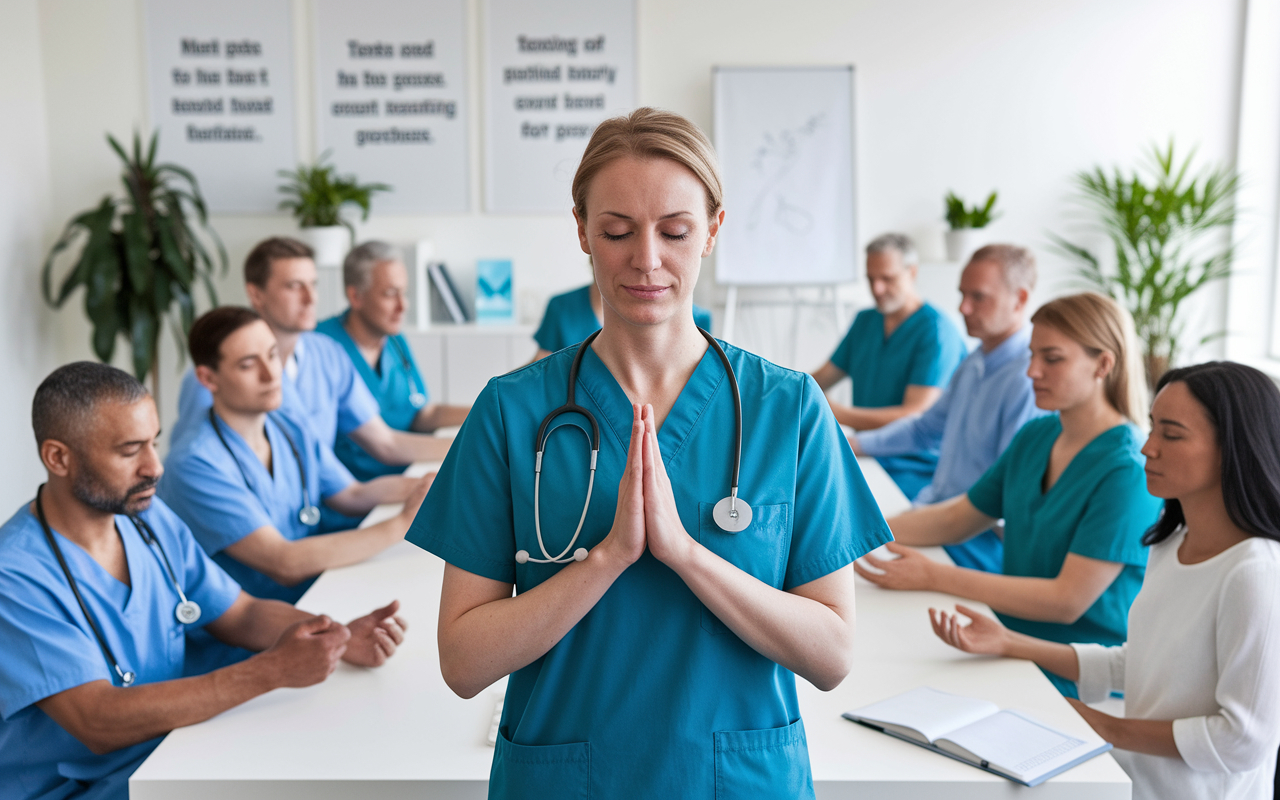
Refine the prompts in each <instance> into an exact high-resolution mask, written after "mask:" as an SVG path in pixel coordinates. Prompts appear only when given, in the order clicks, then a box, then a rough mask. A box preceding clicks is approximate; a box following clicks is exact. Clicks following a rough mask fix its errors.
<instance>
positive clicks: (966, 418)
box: [849, 244, 1046, 572]
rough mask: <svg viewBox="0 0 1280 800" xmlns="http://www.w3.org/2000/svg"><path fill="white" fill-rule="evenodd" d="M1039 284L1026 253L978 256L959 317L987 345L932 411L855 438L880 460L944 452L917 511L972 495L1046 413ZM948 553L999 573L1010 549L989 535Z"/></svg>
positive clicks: (999, 250) (987, 250)
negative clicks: (1036, 376)
mask: <svg viewBox="0 0 1280 800" xmlns="http://www.w3.org/2000/svg"><path fill="white" fill-rule="evenodd" d="M1035 286H1036V260H1035V256H1034V255H1032V254H1031V251H1030V250H1028V249H1026V248H1025V247H1016V246H1014V245H1011V244H990V245H987V246H986V247H982V248H980V249H979V250H978V251H977V252H975V253H974V254H973V256H972V257H971V258H970V259H969V264H968V265H967V266H966V267H965V268H964V272H962V273H961V275H960V298H961V299H960V313H961V315H963V316H964V324H965V329H966V332H967V333H968V334H969V335H970V336H973V337H975V338H977V339H978V340H980V341H981V342H982V345H981V346H980V347H977V348H975V349H974V351H973V352H972V353H970V354H969V355H968V357H966V358H965V360H964V361H962V362H961V363H960V367H959V368H958V369H957V370H956V371H955V374H954V375H952V376H951V382H950V383H948V384H947V388H946V391H944V392H943V393H942V398H941V399H940V400H938V402H936V403H934V404H933V406H932V407H930V408H929V410H927V411H925V412H924V413H923V414H920V415H918V416H912V417H903V418H901V419H897V420H894V421H893V422H890V423H889V424H888V425H885V426H884V427H882V428H878V429H876V430H873V431H867V432H865V433H860V434H858V435H857V436H856V437H854V438H852V439H850V442H849V443H850V444H851V445H853V451H854V452H855V453H857V454H858V455H870V456H876V457H877V458H884V457H891V456H897V455H909V454H912V453H918V452H920V451H928V450H934V449H936V450H938V467H937V470H936V471H935V472H934V473H933V480H932V481H931V482H930V483H929V485H928V486H926V487H924V489H922V490H921V491H920V493H919V494H918V495H916V498H915V505H917V506H922V505H929V504H931V503H941V502H942V501H943V500H950V499H951V498H953V497H955V496H957V495H962V494H964V493H966V492H968V491H969V488H970V487H971V486H973V484H975V483H976V482H977V481H978V479H979V478H981V477H982V475H983V473H985V472H986V471H987V470H988V469H990V468H991V466H992V465H993V464H995V463H996V460H997V459H998V458H1000V454H1001V453H1003V452H1004V451H1005V449H1006V448H1007V447H1008V446H1009V443H1010V442H1011V441H1013V437H1014V434H1016V433H1017V432H1018V431H1019V430H1021V428H1022V426H1023V425H1024V424H1025V423H1027V422H1028V421H1029V420H1032V419H1035V418H1036V417H1040V416H1043V415H1044V414H1045V413H1046V412H1045V411H1043V410H1041V409H1038V408H1036V396H1035V392H1033V391H1032V388H1031V379H1030V378H1028V377H1027V366H1028V365H1029V364H1030V362H1031V326H1030V325H1028V324H1027V311H1028V308H1027V304H1028V301H1029V300H1030V298H1031V291H1032V290H1033V289H1035ZM945 548H946V551H947V553H948V554H949V555H950V556H951V560H952V561H954V562H955V563H956V565H957V566H961V567H968V568H969V569H980V570H984V571H986V572H999V571H1000V568H1001V564H1002V563H1003V560H1004V545H1003V544H1002V543H1001V541H1000V537H999V536H997V535H996V533H995V532H994V531H990V530H988V531H986V532H984V533H981V534H979V535H977V536H975V537H973V538H972V539H969V540H968V541H965V542H961V543H959V544H949V545H945Z"/></svg>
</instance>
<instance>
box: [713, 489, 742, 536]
mask: <svg viewBox="0 0 1280 800" xmlns="http://www.w3.org/2000/svg"><path fill="white" fill-rule="evenodd" d="M711 518H712V519H714V520H715V521H716V525H719V526H720V530H722V531H725V532H726V533H738V532H739V531H742V530H746V528H747V526H748V525H750V524H751V506H750V505H748V504H747V501H745V500H743V499H742V498H741V497H737V498H735V497H726V498H725V499H723V500H721V501H720V502H719V503H716V505H715V508H713V509H711Z"/></svg>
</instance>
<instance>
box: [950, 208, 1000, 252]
mask: <svg viewBox="0 0 1280 800" xmlns="http://www.w3.org/2000/svg"><path fill="white" fill-rule="evenodd" d="M946 202H947V225H948V227H949V228H950V230H948V231H947V260H948V261H963V260H965V259H966V258H968V256H969V254H970V253H972V252H973V251H974V250H976V249H978V236H979V234H977V233H976V232H977V231H978V230H981V229H982V228H985V227H987V225H989V224H991V220H993V219H995V218H996V214H995V207H996V193H995V192H992V193H991V194H990V195H989V196H988V197H987V202H986V203H985V204H984V205H981V206H979V205H975V206H973V207H972V208H970V207H966V206H965V204H964V201H963V200H961V199H960V198H959V197H957V196H956V193H955V192H947V198H946Z"/></svg>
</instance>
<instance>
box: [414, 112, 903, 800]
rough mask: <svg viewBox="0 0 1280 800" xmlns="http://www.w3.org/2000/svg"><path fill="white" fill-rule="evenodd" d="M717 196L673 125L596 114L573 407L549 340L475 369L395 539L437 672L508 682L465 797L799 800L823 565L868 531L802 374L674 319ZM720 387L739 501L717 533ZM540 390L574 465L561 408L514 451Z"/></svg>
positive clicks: (831, 423) (822, 658)
mask: <svg viewBox="0 0 1280 800" xmlns="http://www.w3.org/2000/svg"><path fill="white" fill-rule="evenodd" d="M721 197H722V190H721V183H720V178H719V174H718V169H717V167H716V162H715V155H714V153H713V151H712V149H711V145H710V143H709V142H708V141H707V139H706V137H705V135H704V134H702V132H701V131H699V130H698V129H697V128H696V127H695V126H693V125H692V123H690V122H688V121H687V120H685V119H683V118H681V117H678V116H676V115H674V114H670V113H667V112H660V111H655V110H653V109H647V108H642V109H638V110H636V111H635V112H633V113H632V114H631V115H629V116H627V117H620V118H616V119H612V120H608V121H606V122H604V123H603V124H601V125H600V126H599V127H598V128H597V129H596V131H595V132H594V134H593V135H592V138H591V141H590V142H589V143H588V145H587V148H586V152H585V153H584V155H583V158H582V163H581V164H580V166H579V168H578V172H577V174H576V176H575V178H574V181H573V198H574V216H575V218H576V220H577V222H578V237H579V241H580V244H581V247H582V249H583V250H584V251H586V252H587V253H588V254H590V255H591V257H592V263H593V265H594V271H595V276H596V282H597V285H598V286H599V287H600V293H601V296H602V298H603V301H604V325H603V328H602V330H601V332H600V333H599V335H598V336H597V337H596V338H595V339H594V340H593V341H591V342H590V343H588V344H587V345H586V346H585V347H584V348H582V350H581V362H580V369H579V370H578V371H577V376H576V380H575V381H574V382H573V384H572V386H573V396H572V397H571V398H570V397H567V395H569V391H568V390H569V386H570V373H571V370H572V369H573V364H574V361H575V357H576V355H577V351H575V350H572V349H571V350H565V351H561V352H559V353H556V354H554V355H552V356H550V357H548V358H545V359H542V360H541V361H538V362H536V363H534V364H531V365H529V366H527V367H525V368H523V369H520V370H517V371H515V372H513V373H510V374H508V375H504V376H502V377H499V378H494V379H493V380H492V381H490V382H489V385H488V386H487V387H486V388H485V390H484V391H483V392H482V393H481V395H480V397H479V399H478V400H477V401H476V404H475V405H474V406H473V407H472V411H471V414H470V415H469V416H468V417H467V421H466V423H465V424H464V425H463V426H462V430H461V431H460V432H459V435H458V438H457V439H456V440H455V442H454V444H453V447H452V448H450V450H449V455H448V457H447V459H446V460H445V462H444V465H443V466H442V468H441V470H440V474H439V475H438V476H437V478H436V482H435V484H434V485H433V487H432V490H431V492H430V493H429V495H428V496H427V499H426V501H425V503H424V505H423V508H422V510H421V511H420V513H419V515H418V518H417V520H416V521H415V523H414V525H413V527H412V528H411V530H410V532H409V535H408V539H409V541H411V542H413V543H414V544H417V545H418V546H420V547H423V548H424V549H427V550H429V551H431V552H433V553H435V554H437V555H439V556H440V557H441V558H443V559H444V560H445V561H446V562H448V564H447V566H446V568H445V575H444V585H443V590H442V594H441V603H440V621H439V631H438V636H439V642H440V665H441V671H442V672H443V674H444V678H445V680H446V681H447V682H448V684H449V685H450V686H451V687H452V688H453V689H454V691H456V692H457V693H458V694H459V695H461V696H463V697H472V696H474V695H476V694H478V693H479V692H481V691H482V690H484V689H485V688H486V687H488V686H489V685H491V684H492V683H494V682H495V681H497V680H499V679H501V678H502V677H504V676H506V675H508V674H509V675H510V676H511V679H510V682H509V683H508V686H507V692H506V701H505V703H504V705H503V709H502V719H501V722H500V726H499V736H498V741H497V747H496V751H495V753H494V759H493V766H492V772H491V776H490V783H489V796H490V797H494V798H543V797H553V796H554V797H588V796H591V797H706V798H710V797H713V796H718V797H749V796H761V797H787V798H795V797H813V785H812V779H811V776H810V770H809V758H808V750H807V746H806V742H805V735H804V726H803V723H802V722H801V720H800V711H799V706H798V703H797V700H796V691H795V675H796V674H798V675H800V676H801V677H803V678H805V679H807V680H809V681H810V682H811V683H813V684H814V685H816V686H818V687H819V688H820V689H831V688H833V687H835V686H836V685H837V684H839V683H840V682H841V681H842V680H843V679H844V677H845V675H846V674H847V673H848V670H849V668H850V664H851V661H852V658H853V651H852V645H853V622H854V594H853V571H852V569H850V566H849V565H850V564H851V563H852V562H853V561H854V560H855V559H856V558H858V557H859V556H860V555H862V554H863V553H865V552H867V551H868V550H869V549H871V548H874V547H876V546H878V545H879V544H881V543H883V542H885V541H887V540H888V538H889V533H888V529H887V527H886V526H885V525H884V521H883V519H882V518H881V516H880V513H879V511H878V509H877V507H876V504H875V501H874V499H873V498H872V496H871V494H870V492H869V491H868V490H867V487H866V484H865V482H864V481H863V479H862V475H861V473H860V472H859V470H858V465H857V461H856V459H855V458H854V456H853V453H852V451H851V450H850V449H849V447H848V444H847V442H846V441H845V439H844V437H843V436H842V435H841V433H840V429H839V427H838V425H837V424H836V421H835V419H834V417H833V416H832V414H831V410H830V407H829V406H828V404H827V403H826V401H825V400H824V398H823V395H822V392H821V391H820V390H819V389H818V387H817V385H816V384H815V383H814V382H813V380H812V379H811V378H810V377H809V376H807V375H805V374H803V373H798V372H793V371H791V370H787V369H783V368H781V367H777V366H775V365H773V364H770V363H769V362H767V361H765V360H764V359H761V358H759V357H757V356H754V355H751V354H750V353H746V352H744V351H742V350H739V349H737V348H734V347H731V346H728V345H725V346H724V348H723V349H724V353H725V358H726V360H727V361H728V362H729V366H731V367H732V372H729V371H728V370H726V369H725V365H724V363H722V361H721V358H720V355H719V353H718V352H717V350H716V348H714V347H712V346H711V345H710V343H709V342H708V340H707V339H706V338H704V337H703V335H702V334H701V333H700V332H699V331H698V329H697V328H696V327H695V326H694V324H693V314H692V293H693V287H694V284H695V283H696V281H697V278H698V272H699V269H700V267H701V259H702V258H703V257H705V256H706V255H708V254H710V253H711V250H712V248H713V246H714V243H715V237H716V234H717V233H718V232H719V229H720V225H721V223H722V222H723V220H724V211H723V210H722V209H721ZM734 376H736V382H737V384H738V386H737V388H739V389H740V395H741V400H742V409H741V414H742V427H741V431H742V440H741V445H742V453H741V460H740V466H741V475H740V480H739V485H740V487H741V490H740V495H739V497H740V498H741V499H740V501H739V502H740V503H747V504H750V506H751V509H752V515H751V520H750V522H749V524H746V526H745V528H744V529H742V530H740V531H739V532H737V533H730V532H727V531H726V530H724V529H722V528H721V527H720V526H719V525H718V524H717V522H716V517H715V512H714V510H713V509H714V507H715V506H716V505H717V504H718V503H719V502H720V501H721V500H722V499H723V498H726V497H727V496H728V495H729V494H730V484H731V482H732V477H733V475H732V473H733V471H734V465H735V463H739V462H738V459H737V458H736V449H735V427H736V419H735V416H736V415H735V411H734V405H735V404H734V392H733V390H734V388H735V386H734ZM566 400H569V401H570V402H576V403H577V405H578V406H580V407H581V408H582V409H584V410H585V411H588V412H590V414H591V415H592V416H593V417H594V419H595V420H596V421H597V422H598V443H599V455H598V458H596V457H593V456H592V454H591V445H590V442H591V441H592V440H593V439H594V438H596V437H594V436H593V426H592V424H591V422H590V421H589V420H588V419H587V417H586V416H585V415H583V414H580V413H576V412H575V413H569V414H564V415H561V416H558V417H556V418H555V422H554V423H553V424H554V425H557V426H558V427H556V429H555V431H554V433H552V434H551V435H550V438H549V440H548V442H547V444H546V448H545V453H544V454H543V455H541V456H538V457H535V452H534V451H535V441H536V440H537V439H538V438H539V437H538V430H539V426H540V425H541V423H542V421H543V419H544V418H545V417H546V416H547V415H548V414H550V413H551V412H552V411H554V410H556V409H558V408H560V407H561V406H563V405H564V404H565V403H566ZM592 465H594V466H595V474H594V476H592V475H591V472H590V469H591V466H592ZM539 467H540V472H538V473H537V475H538V477H536V478H535V471H536V470H537V469H538V468H539ZM584 504H586V508H585V513H584ZM743 508H744V509H745V506H743ZM739 513H740V514H741V515H742V516H740V519H741V520H742V521H743V522H745V521H746V519H745V513H744V512H742V511H740V512H739ZM722 519H723V518H722ZM579 526H580V533H578V534H575V533H574V531H575V530H578V529H579ZM518 551H519V552H518ZM575 555H576V556H579V557H580V558H581V560H577V559H575ZM551 557H554V558H556V559H557V560H558V561H559V562H560V563H539V562H540V561H541V562H546V561H548V560H551ZM513 590H514V592H515V594H514V596H513V594H512V593H513Z"/></svg>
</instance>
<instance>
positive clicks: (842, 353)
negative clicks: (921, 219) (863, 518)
mask: <svg viewBox="0 0 1280 800" xmlns="http://www.w3.org/2000/svg"><path fill="white" fill-rule="evenodd" d="M918 268H919V258H918V257H917V256H916V249H915V245H914V244H912V243H911V240H910V239H909V238H907V237H906V236H904V235H903V234H900V233H886V234H884V235H883V236H880V237H877V238H876V239H875V240H873V241H872V242H871V244H869V245H867V282H868V283H870V284H871V295H872V297H873V298H875V302H876V307H875V308H869V309H866V310H865V311H862V312H860V313H859V314H858V316H857V317H856V318H855V319H854V321H853V325H852V326H851V327H850V328H849V332H848V333H847V334H846V335H845V337H844V340H843V341H842V342H840V346H839V347H837V348H836V351H835V353H833V354H832V356H831V360H830V361H828V362H827V363H826V364H823V365H822V366H821V367H819V368H818V369H817V370H815V371H814V373H813V377H814V379H815V380H817V382H818V385H819V386H821V387H822V389H823V391H826V390H827V389H830V388H831V387H832V386H834V385H836V384H837V383H839V382H840V381H842V380H844V378H845V377H846V376H847V377H849V378H852V379H853V405H852V406H846V405H844V404H842V403H834V402H833V403H832V404H831V410H832V411H833V412H835V415H836V420H837V421H838V422H839V423H840V424H841V425H848V426H849V427H851V428H853V429H854V430H857V431H867V430H874V429H876V428H879V427H882V426H884V425H887V424H889V423H890V422H893V421H894V420H896V419H900V418H902V417H906V416H910V415H912V414H921V413H923V412H924V411H925V410H927V409H928V408H929V407H930V406H932V405H933V404H934V403H936V402H938V399H939V398H940V397H942V389H943V387H945V386H946V385H947V381H949V380H950V379H951V373H953V372H955V369H956V367H957V366H959V364H960V361H961V360H962V359H963V358H964V357H965V346H964V340H963V339H961V338H960V333H959V332H958V331H957V330H956V329H955V326H954V325H952V324H951V322H950V321H949V320H947V318H946V317H944V316H943V315H942V313H941V312H940V311H938V309H936V308H934V307H933V306H932V305H930V304H929V303H926V302H925V301H924V300H923V298H921V297H920V295H919V293H917V292H916V272H917V270H918ZM878 460H879V461H880V464H881V465H882V466H883V467H884V469H885V472H888V473H889V476H890V477H891V478H893V480H894V482H895V483H897V484H898V486H899V488H901V489H902V491H903V493H905V494H906V495H907V497H908V498H914V497H915V496H916V495H917V494H919V492H920V490H921V489H923V488H924V487H925V486H927V485H928V483H929V481H930V480H932V479H933V470H934V467H935V466H936V464H937V462H938V450H937V448H936V447H934V448H924V449H921V450H919V451H916V452H914V453H909V454H904V455H897V456H892V457H886V458H882V459H878Z"/></svg>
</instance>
